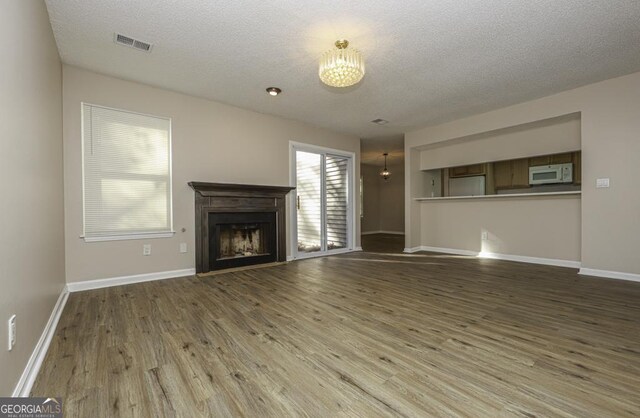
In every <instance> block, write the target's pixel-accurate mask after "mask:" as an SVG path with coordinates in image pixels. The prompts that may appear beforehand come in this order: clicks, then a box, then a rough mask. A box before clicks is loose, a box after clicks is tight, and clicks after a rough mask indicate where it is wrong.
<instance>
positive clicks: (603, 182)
mask: <svg viewBox="0 0 640 418" xmlns="http://www.w3.org/2000/svg"><path fill="white" fill-rule="evenodd" d="M606 187H609V179H608V178H604V179H596V188H598V189H602V188H606Z"/></svg>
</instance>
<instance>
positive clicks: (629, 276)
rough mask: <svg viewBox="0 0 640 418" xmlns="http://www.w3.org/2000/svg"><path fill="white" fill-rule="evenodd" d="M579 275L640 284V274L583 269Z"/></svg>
mask: <svg viewBox="0 0 640 418" xmlns="http://www.w3.org/2000/svg"><path fill="white" fill-rule="evenodd" d="M578 274H582V275H585V276H595V277H606V278H609V279H618V280H630V281H632V282H640V274H635V273H623V272H621V271H610V270H597V269H589V268H581V269H580V271H579V272H578Z"/></svg>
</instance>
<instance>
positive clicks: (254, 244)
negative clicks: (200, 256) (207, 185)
mask: <svg viewBox="0 0 640 418" xmlns="http://www.w3.org/2000/svg"><path fill="white" fill-rule="evenodd" d="M276 242H277V233H276V217H275V212H243V213H221V212H210V213H209V267H210V268H211V270H218V269H223V268H229V267H242V266H247V265H251V264H258V263H271V262H275V261H277V250H276Z"/></svg>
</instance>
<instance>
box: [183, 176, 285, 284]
mask: <svg viewBox="0 0 640 418" xmlns="http://www.w3.org/2000/svg"><path fill="white" fill-rule="evenodd" d="M189 186H191V188H192V189H193V190H194V191H195V221H196V228H195V235H196V237H195V238H196V272H197V273H206V272H209V271H213V270H221V269H226V268H231V267H243V266H248V265H252V264H262V263H269V262H276V261H286V258H287V247H286V237H285V202H284V199H285V196H286V195H287V193H289V191H291V190H292V189H293V187H286V186H254V185H248V184H225V183H202V182H190V183H189Z"/></svg>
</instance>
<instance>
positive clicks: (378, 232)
mask: <svg viewBox="0 0 640 418" xmlns="http://www.w3.org/2000/svg"><path fill="white" fill-rule="evenodd" d="M374 234H389V235H404V231H369V232H362V233H361V234H360V235H374Z"/></svg>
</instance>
